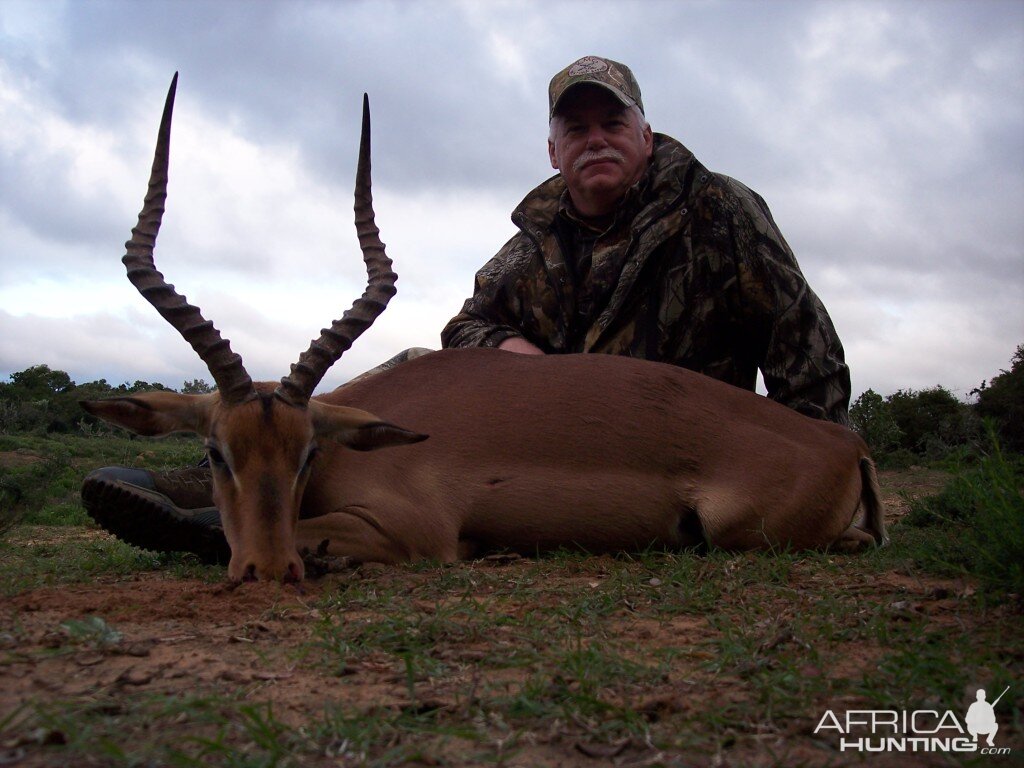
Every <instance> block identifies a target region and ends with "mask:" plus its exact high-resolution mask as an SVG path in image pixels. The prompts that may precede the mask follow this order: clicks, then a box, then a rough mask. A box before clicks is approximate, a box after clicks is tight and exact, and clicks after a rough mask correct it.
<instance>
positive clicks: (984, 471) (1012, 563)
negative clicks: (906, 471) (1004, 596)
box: [905, 431, 1024, 595]
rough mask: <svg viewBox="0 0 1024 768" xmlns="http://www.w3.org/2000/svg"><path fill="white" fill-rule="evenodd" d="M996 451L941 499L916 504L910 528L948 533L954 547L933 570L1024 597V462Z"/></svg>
mask: <svg viewBox="0 0 1024 768" xmlns="http://www.w3.org/2000/svg"><path fill="white" fill-rule="evenodd" d="M990 443H991V448H990V449H989V450H988V451H987V452H986V453H985V454H984V455H982V456H980V457H979V458H978V460H977V462H976V464H975V465H974V466H971V467H969V468H967V469H963V470H961V471H960V472H958V473H957V474H956V475H955V476H954V477H953V478H952V479H951V480H950V481H949V483H947V485H946V487H945V488H943V490H942V492H941V493H939V494H938V495H936V496H932V497H929V498H925V499H919V500H916V501H914V502H912V503H911V508H910V513H909V514H908V515H907V517H906V519H905V522H906V523H907V524H908V525H914V526H920V527H924V526H941V527H943V528H946V529H948V539H949V542H950V546H949V547H948V548H946V550H945V551H944V552H941V553H933V554H932V555H931V556H930V557H931V559H932V563H931V564H933V565H940V566H953V567H955V568H958V569H963V570H966V571H968V572H969V573H972V574H973V575H975V576H977V577H978V578H980V579H981V580H982V581H983V582H985V583H986V584H988V585H989V586H990V587H992V588H994V589H996V590H998V591H1008V592H1015V593H1016V594H1018V595H1024V490H1022V489H1024V459H1022V458H1021V457H1019V456H1012V455H1010V456H1008V455H1007V454H1005V453H1004V452H1003V451H1002V449H1001V448H1000V446H999V442H998V439H997V438H996V436H995V433H994V431H990Z"/></svg>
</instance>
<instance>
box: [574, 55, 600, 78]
mask: <svg viewBox="0 0 1024 768" xmlns="http://www.w3.org/2000/svg"><path fill="white" fill-rule="evenodd" d="M607 71H608V62H607V61H603V60H602V59H599V58H597V57H596V56H584V57H583V58H582V59H580V60H579V61H577V62H575V63H574V64H573V65H572V66H571V67H569V71H568V72H566V74H567V75H568V76H569V77H579V76H580V75H593V74H596V73H598V72H607Z"/></svg>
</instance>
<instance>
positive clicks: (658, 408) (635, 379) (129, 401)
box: [85, 78, 885, 580]
mask: <svg viewBox="0 0 1024 768" xmlns="http://www.w3.org/2000/svg"><path fill="white" fill-rule="evenodd" d="M175 81H176V78H175ZM174 90H175V83H172V85H171V91H170V93H169V94H168V97H167V103H166V106H165V108H164V115H163V120H162V122H161V126H160V133H159V139H158V142H157V150H156V159H155V160H154V164H153V173H152V176H151V178H150V183H149V192H148V194H147V197H146V202H145V205H144V207H143V209H142V212H141V213H140V215H139V223H138V226H137V227H136V228H135V229H134V230H133V236H132V239H131V240H130V241H129V242H128V244H127V255H126V256H125V257H124V259H123V261H124V263H125V265H126V267H127V270H128V277H129V279H130V280H131V281H132V283H133V284H134V285H135V286H136V287H137V288H138V290H139V291H140V292H141V293H142V295H143V296H145V297H146V299H148V300H149V301H150V302H151V303H152V304H153V306H154V307H156V309H157V310H158V311H159V312H160V313H161V314H162V315H163V316H164V317H165V318H166V319H167V320H168V322H170V323H171V325H172V326H174V328H176V329H177V330H178V332H179V333H181V335H182V336H184V338H185V339H186V340H188V341H189V342H190V343H191V344H192V346H193V348H194V349H195V350H196V352H197V353H198V354H199V356H200V357H201V358H202V359H203V361H204V362H205V363H206V364H207V366H208V367H209V369H210V373H211V374H212V376H213V378H214V380H215V381H216V383H217V387H218V391H217V392H215V393H214V394H210V395H196V396H190V395H179V394H173V393H166V392H159V393H152V394H146V395H137V396H133V397H127V398H115V399H112V400H104V401H93V402H90V403H87V404H85V406H86V407H87V409H88V410H89V411H90V412H92V413H95V414H97V415H99V416H101V417H103V418H104V419H107V420H109V421H112V422H115V423H117V424H120V425H122V426H125V427H127V428H129V429H132V430H134V431H136V432H139V433H141V434H144V435H159V434H167V433H170V432H175V431H181V430H190V431H193V432H197V433H198V434H200V435H202V436H203V437H204V438H205V440H206V447H207V450H208V452H209V457H210V461H211V464H212V471H213V485H214V500H215V502H216V504H217V507H218V508H219V510H220V512H221V516H222V520H223V524H224V532H225V535H226V537H227V540H228V543H229V545H230V548H231V561H230V564H229V566H228V575H229V577H230V578H231V579H233V580H243V579H253V578H267V579H284V580H298V579H301V578H302V576H303V565H302V561H301V559H300V557H299V555H298V554H297V551H298V549H299V548H302V547H309V548H311V549H313V548H316V547H317V545H318V544H320V542H322V541H324V540H328V541H329V550H328V551H329V553H330V554H332V555H341V556H349V557H352V558H353V559H355V560H359V561H382V562H403V561H408V560H414V559H417V558H436V559H438V560H454V559H456V558H459V557H468V556H471V555H472V554H473V553H474V552H479V551H483V550H486V549H494V548H505V549H512V550H518V551H520V552H524V553H535V552H537V551H538V550H544V549H550V548H555V547H560V546H578V547H582V548H584V549H586V550H590V551H595V552H598V551H624V550H636V549H642V548H646V547H650V546H656V547H669V548H680V547H690V546H696V545H713V546H719V547H724V548H729V549H758V548H767V547H779V548H786V547H793V548H819V547H827V546H833V545H839V546H854V545H861V544H864V543H869V542H881V541H883V539H884V535H885V534H884V528H883V520H882V509H881V506H880V502H879V495H878V486H877V482H876V479H875V470H874V465H873V464H872V462H871V459H870V458H869V456H868V451H867V447H866V446H865V445H864V443H863V442H862V441H861V440H860V439H859V438H858V437H857V436H856V435H855V434H854V433H853V432H850V431H849V430H847V429H845V428H843V427H840V426H837V425H835V424H831V423H826V422H821V421H815V420H813V419H810V418H807V417H805V416H802V415H800V414H798V413H796V412H794V411H792V410H790V409H788V408H785V407H783V406H781V405H778V404H776V403H774V402H771V401H769V400H767V399H765V398H763V397H760V396H758V395H755V394H753V393H751V392H747V391H743V390H740V389H737V388H735V387H732V386H730V385H727V384H723V383H721V382H718V381H715V380H713V379H710V378H707V377H705V376H702V375H700V374H697V373H692V372H690V371H687V370H683V369H681V368H676V367H674V366H669V365H663V364H660V363H651V362H645V361H640V360H634V359H630V358H625V357H614V356H607V355H566V356H533V355H516V354H513V353H509V352H501V351H497V350H492V349H456V350H446V351H441V352H436V353H433V354H429V355H425V356H423V357H420V358H417V359H414V360H411V361H409V362H407V363H403V364H401V365H398V366H396V367H394V368H392V369H390V370H387V371H385V372H383V373H380V374H377V375H375V376H371V377H369V378H366V379H363V380H361V381H358V382H356V383H353V384H350V385H348V386H346V387H343V388H341V389H339V390H336V391H334V392H331V393H329V394H326V395H320V396H317V397H312V394H313V390H314V388H315V387H316V386H317V384H318V383H319V382H320V380H321V378H322V377H323V376H324V374H325V373H326V371H327V369H328V368H329V367H330V366H331V365H332V364H333V363H334V362H335V361H336V360H337V359H338V358H339V357H340V356H341V354H342V353H343V352H344V351H345V350H346V349H348V347H349V346H351V344H352V342H353V341H354V340H355V338H356V337H358V336H359V334H360V333H362V332H363V331H364V330H365V329H366V328H368V327H369V326H370V324H371V323H372V322H373V320H374V319H375V318H376V317H377V316H378V315H379V314H380V313H381V312H382V311H383V310H384V308H385V306H386V304H387V302H388V300H389V299H390V297H391V296H392V295H393V294H394V282H395V280H396V276H395V274H394V273H393V272H392V271H391V262H390V260H389V259H388V258H387V257H386V256H385V253H384V246H383V244H382V243H381V241H380V239H379V233H378V231H377V229H376V226H375V225H374V214H373V206H372V201H371V196H370V159H369V153H370V150H369V117H368V112H367V107H366V103H365V101H364V105H363V109H364V112H363V136H362V140H361V143H360V154H359V167H358V171H357V180H356V194H355V197H356V204H355V210H356V223H357V230H358V234H359V242H360V246H361V249H362V252H363V258H364V261H365V262H366V265H367V270H368V273H369V286H368V288H367V290H366V292H365V293H364V294H363V297H362V298H361V299H359V300H358V301H356V302H355V303H354V304H353V306H352V308H351V309H350V310H349V311H348V312H346V313H345V315H344V316H343V317H342V319H341V320H338V321H335V322H334V324H333V325H332V326H331V328H330V329H325V330H324V331H323V334H322V336H321V337H320V338H319V339H317V340H314V341H313V342H312V344H311V345H310V347H309V350H308V351H307V352H305V353H304V354H303V355H302V356H301V357H300V358H299V362H298V363H297V364H295V365H293V366H292V368H291V373H290V374H289V375H288V376H286V377H284V378H283V379H282V380H281V381H280V383H277V384H273V383H253V382H252V380H251V379H250V378H249V376H248V374H247V373H246V372H245V369H244V367H243V366H242V360H241V358H240V357H238V356H237V355H235V354H233V353H232V352H231V350H230V347H229V345H228V342H227V340H225V339H222V338H221V336H220V334H219V332H218V331H217V330H216V329H215V328H214V327H213V325H212V324H211V323H209V322H207V321H205V320H204V319H203V317H202V315H201V314H200V311H199V309H198V308H196V307H193V306H190V305H189V304H187V303H186V301H185V299H184V297H182V296H180V295H179V294H177V293H176V292H175V291H174V288H173V286H171V285H168V284H167V283H166V281H165V280H164V278H163V276H162V275H161V274H160V273H159V272H158V271H156V267H155V265H154V262H153V246H154V243H155V241H156V235H157V230H158V229H159V226H160V220H161V216H162V214H163V204H164V201H165V199H166V188H167V160H168V147H169V141H170V123H171V110H172V105H173V100H174ZM395 425H401V426H400V427H399V426H395ZM428 436H429V439H427V437H428ZM395 446H403V447H395ZM384 448H390V450H377V449H384ZM353 449H354V450H353ZM858 509H861V510H862V518H863V521H862V523H861V524H860V525H859V526H855V525H854V524H853V521H854V518H855V517H856V516H857V511H858ZM300 517H301V519H300Z"/></svg>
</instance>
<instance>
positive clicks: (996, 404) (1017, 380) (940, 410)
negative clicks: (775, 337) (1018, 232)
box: [0, 344, 1024, 467]
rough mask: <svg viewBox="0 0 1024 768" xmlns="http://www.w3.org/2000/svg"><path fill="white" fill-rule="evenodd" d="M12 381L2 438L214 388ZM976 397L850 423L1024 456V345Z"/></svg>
mask: <svg viewBox="0 0 1024 768" xmlns="http://www.w3.org/2000/svg"><path fill="white" fill-rule="evenodd" d="M9 378H10V381H9V382H0V433H16V432H34V433H68V432H84V433H93V432H96V431H101V430H106V429H108V428H107V427H105V426H104V425H103V424H102V422H100V421H99V420H98V419H97V418H96V417H95V416H91V415H89V414H87V413H86V412H85V411H83V410H82V409H81V408H80V407H79V405H78V401H79V400H91V399H99V398H103V397H112V396H117V395H122V396H123V395H130V394H133V393H139V392H152V391H154V390H164V391H180V392H184V393H188V394H202V393H206V392H212V391H213V390H214V387H212V386H211V385H210V384H208V383H206V381H204V380H203V379H194V380H192V381H186V382H184V383H183V384H182V386H181V388H180V389H179V390H172V389H171V388H170V387H166V386H164V385H163V384H159V383H151V382H147V381H136V382H134V383H131V384H129V383H127V382H125V383H123V384H119V385H117V386H112V385H111V384H109V383H108V382H107V380H106V379H100V380H99V381H90V382H87V383H85V384H76V383H75V382H74V381H72V380H71V377H70V376H69V375H68V374H67V373H65V372H64V371H59V370H52V369H51V368H50V367H49V366H48V365H34V366H32V367H31V368H27V369H25V370H24V371H19V372H18V373H12V374H11V375H10V377H9ZM971 395H972V397H973V402H969V403H967V402H963V401H962V400H960V399H958V398H957V397H956V396H955V395H954V394H953V393H952V392H950V391H949V390H948V389H946V388H945V387H942V386H936V387H933V388H930V389H923V390H917V391H915V390H909V389H907V390H903V389H901V390H899V391H897V392H895V393H893V394H891V395H888V396H886V397H883V396H882V395H880V394H878V393H877V392H874V391H873V390H870V389H869V390H867V391H866V392H864V393H863V394H861V395H860V396H859V397H858V398H857V399H856V400H855V401H854V402H853V404H852V406H851V407H850V422H851V426H852V427H853V428H854V429H855V430H856V431H857V432H859V433H860V435H861V436H862V437H863V438H864V439H865V440H866V441H867V443H868V445H869V446H871V450H872V453H873V454H874V456H875V458H876V460H878V462H879V464H880V465H881V466H883V467H884V466H893V467H898V466H905V465H908V464H911V463H914V462H916V461H934V460H941V459H944V458H946V457H948V456H949V455H950V454H951V453H955V452H957V451H960V450H962V449H965V448H968V449H969V448H971V447H973V446H974V445H976V444H978V443H979V442H984V441H985V426H984V425H985V424H986V423H989V424H991V425H992V428H993V429H994V430H995V431H996V433H997V436H998V438H999V440H1000V442H1001V443H1002V445H1003V447H1005V448H1006V449H1008V450H1011V451H1014V452H1017V453H1024V344H1022V345H1020V346H1018V347H1017V351H1016V353H1015V354H1014V356H1013V358H1012V360H1011V362H1010V369H1009V370H1004V371H1001V372H1000V373H999V374H997V375H996V376H994V377H992V379H991V380H990V381H985V382H982V383H981V386H979V387H978V388H977V389H975V390H972V392H971Z"/></svg>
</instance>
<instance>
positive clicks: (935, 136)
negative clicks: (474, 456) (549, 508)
mask: <svg viewBox="0 0 1024 768" xmlns="http://www.w3.org/2000/svg"><path fill="white" fill-rule="evenodd" d="M585 55H599V56H606V57H609V58H612V59H615V60H618V61H621V62H624V63H626V64H627V65H629V66H630V67H631V68H632V70H633V72H634V74H635V75H636V77H637V79H638V81H639V83H640V86H641V88H642V90H643V98H644V104H645V107H646V111H647V118H648V119H649V120H650V122H651V125H652V127H653V128H654V130H655V131H660V132H662V133H667V134H669V135H671V136H673V137H675V138H676V139H678V140H680V141H681V142H683V143H684V144H685V145H686V146H687V147H688V148H689V149H690V150H691V151H693V153H694V154H695V155H696V156H697V158H698V159H699V160H700V161H701V162H702V163H704V165H706V166H707V167H709V168H711V169H712V170H715V171H719V172H721V173H724V174H727V175H729V176H732V177H734V178H737V179H739V180H741V181H742V182H744V183H745V184H747V185H748V186H750V187H751V188H753V189H755V190H756V191H757V192H758V193H760V194H761V195H762V196H763V197H764V198H765V199H766V201H767V202H768V204H769V206H770V208H771V210H772V214H773V216H774V218H775V221H776V222H777V223H778V225H779V227H780V228H781V230H782V232H783V233H784V235H785V237H786V239H787V241H788V242H789V244H790V246H791V247H792V248H793V250H794V252H795V253H796V255H797V259H798V261H799V263H800V266H801V268H802V269H803V272H804V274H805V275H806V276H807V278H808V280H809V282H810V284H811V285H812V287H813V288H814V290H815V292H816V293H817V294H818V295H819V296H820V297H821V298H822V300H823V302H824V303H825V305H826V306H827V307H828V310H829V312H830V314H831V316H832V319H833V321H834V323H835V325H836V328H837V330H838V332H839V335H840V337H841V339H842V341H843V344H844V346H845V348H846V356H847V361H848V363H849V364H850V368H851V372H852V379H853V393H854V396H855V397H856V396H857V395H858V394H859V393H861V392H863V391H864V390H866V389H869V388H870V389H873V390H875V391H876V392H879V393H880V394H883V395H885V394H891V393H893V392H895V391H897V390H900V389H923V388H927V387H933V386H936V385H942V386H945V387H947V388H948V389H950V390H952V391H953V392H954V393H955V394H957V395H958V396H960V397H962V398H965V399H966V398H969V395H970V391H971V390H972V389H973V388H975V387H977V386H979V385H980V384H981V382H982V381H984V380H987V379H988V380H990V379H991V378H992V377H993V376H994V375H996V374H998V373H999V371H1000V370H1002V369H1006V368H1009V364H1010V359H1011V357H1012V356H1013V353H1014V351H1015V349H1016V348H1017V346H1018V345H1020V344H1022V343H1024V1H1022V0H917V1H915V2H878V1H875V2H843V1H842V0H835V1H833V2H807V1H803V0H801V1H797V0H792V1H787V0H774V1H773V2H754V1H753V0H718V1H716V0H676V1H674V2H659V1H658V0H644V1H641V2H629V1H628V0H617V1H616V2H601V1H600V0H589V1H587V2H576V1H573V0H546V2H498V1H494V0H487V1H486V2H485V1H483V0H481V1H480V2H470V1H468V0H467V1H465V2H412V1H411V0H406V1H405V2H381V1H379V0H378V1H375V2H340V1H334V2H302V1H300V0H289V1H288V2H275V1H274V0H255V1H253V2H249V1H245V2H242V1H236V0H218V1H217V2H213V1H210V2H199V1H198V0H193V1H191V2H190V1H188V0H179V1H177V2H151V1H146V0H141V1H133V2H104V1H103V0H92V1H91V2H75V1H68V2H59V1H57V0H29V2H20V1H19V0H0V380H7V377H8V376H9V374H11V373H13V372H17V371H21V370H24V369H25V368H28V367H30V366H33V365H37V364H41V363H45V364H47V365H49V366H50V367H51V368H54V369H59V370H63V371H66V372H68V373H69V374H70V375H71V378H72V379H73V380H75V381H77V382H80V383H81V382H86V381H93V380H96V379H100V378H105V379H107V381H108V382H110V383H111V384H118V383H121V382H134V381H136V380H143V381H151V382H161V383H164V384H166V385H168V386H172V387H180V386H181V385H182V384H183V383H184V382H185V381H191V380H192V379H196V378H203V379H205V380H207V381H211V380H212V379H211V377H210V375H209V372H208V371H207V370H206V368H205V366H204V365H203V363H202V362H201V361H199V359H198V357H196V356H195V353H194V352H193V351H192V349H191V348H190V347H189V346H188V344H187V343H186V342H185V341H184V340H183V339H182V338H181V337H180V336H179V335H178V334H177V332H175V331H174V330H173V329H172V328H171V327H170V326H169V325H167V324H166V323H165V322H164V321H163V320H162V319H161V318H160V317H159V315H157V313H156V312H155V310H153V309H152V308H151V307H150V306H149V305H148V304H147V303H146V302H145V300H143V299H142V298H141V296H139V295H138V293H137V292H136V291H135V289H134V288H132V286H131V284H130V283H129V282H128V281H127V279H126V277H125V274H124V268H123V266H122V265H121V263H120V259H121V256H122V255H123V254H124V245H123V244H124V241H125V240H126V239H127V238H128V236H129V235H130V230H131V228H132V226H134V224H135V221H136V217H137V215H138V211H139V209H140V207H141V205H142V199H143V196H144V194H145V190H146V183H147V181H148V175H149V168H150V165H151V163H152V153H153V148H154V144H155V138H156V130H157V125H158V123H159V119H160V111H161V108H162V105H163V99H164V96H165V94H166V90H167V87H168V85H169V83H170V80H171V77H172V75H173V74H174V73H175V72H179V73H180V79H179V84H178V95H177V101H176V105H175V114H174V128H173V136H172V145H171V169H170V185H169V198H168V206H167V213H166V215H165V217H164V222H163V228H162V229H161V232H160V237H159V240H158V242H157V247H156V263H157V266H158V268H159V269H160V270H161V271H162V272H163V273H164V274H165V275H166V276H167V279H168V280H169V282H172V283H174V284H175V285H176V286H177V288H178V290H179V291H180V292H181V293H183V294H185V295H186V296H187V297H188V299H189V301H190V302H191V303H193V304H197V305H198V306H200V307H201V308H202V310H203V313H204V315H205V316H206V317H207V318H208V319H210V320H212V321H213V322H214V323H215V324H216V326H217V327H218V328H219V329H220V331H221V332H222V334H223V335H224V336H225V337H227V338H229V339H230V340H231V344H232V348H233V349H234V351H235V352H237V353H239V354H241V355H242V357H243V359H244V360H245V366H246V368H247V369H248V371H249V373H250V374H251V375H252V376H253V378H255V379H266V380H276V379H279V378H280V377H281V376H282V375H284V374H285V373H287V371H288V367H289V365H290V364H291V363H292V362H294V361H295V360H297V359H298V356H299V354H300V353H301V352H302V351H303V350H305V349H306V348H307V347H308V345H309V341H310V339H311V338H313V337H314V336H318V335H319V331H320V329H321V328H322V327H324V326H325V325H327V324H329V323H330V321H331V320H333V319H335V318H337V317H340V316H341V314H342V312H343V311H344V310H345V309H347V308H348V307H349V306H350V304H351V302H352V301H353V300H354V299H355V298H357V297H358V296H359V295H360V294H361V293H362V291H363V288H364V287H365V274H364V272H363V271H362V269H363V265H362V262H361V259H360V256H359V251H358V246H357V243H356V238H355V230H354V227H353V223H352V188H353V179H354V173H355V161H356V152H357V147H358V133H359V111H360V103H361V98H362V94H363V93H364V92H366V93H368V94H369V96H370V104H371V110H372V115H373V153H374V154H373V190H374V206H375V209H376V212H377V224H378V226H379V227H380V229H381V232H382V237H383V240H384V241H385V243H386V244H387V246H388V255H389V256H390V257H391V258H392V259H393V260H394V263H395V269H396V271H397V273H398V274H399V282H398V295H397V296H396V297H395V298H394V299H393V300H392V301H391V304H390V305H389V307H388V309H387V310H386V311H385V313H384V314H383V315H382V316H381V317H380V318H379V319H378V320H377V321H376V323H375V324H374V326H373V327H372V328H370V329H369V330H368V331H367V332H366V333H365V334H363V336H362V337H360V338H359V339H358V340H357V341H356V342H355V344H354V346H353V348H352V349H350V350H349V351H348V352H347V353H346V354H345V355H344V356H343V357H342V358H341V360H339V361H338V363H336V364H335V366H334V367H333V368H332V369H331V371H329V372H328V374H327V376H326V377H325V379H324V381H323V382H322V384H321V386H320V389H319V391H323V390H326V389H330V388H333V387H335V386H337V385H339V384H341V383H343V382H344V381H346V380H348V379H349V378H351V377H352V376H354V375H356V374H358V373H359V372H361V371H364V370H366V369H368V368H371V367H373V366H374V365H376V364H377V363H379V362H381V361H383V360H385V359H387V358H389V357H391V356H392V355H393V354H395V353H396V352H398V351H399V350H402V349H405V348H407V347H411V346H424V347H430V348H437V347H439V345H440V339H439V334H440V330H441V328H442V327H443V326H444V325H445V323H446V322H447V321H448V320H449V318H451V317H452V316H453V315H455V314H456V313H457V312H458V311H459V309H460V308H461V306H462V303H463V301H464V300H465V299H466V298H467V297H468V296H469V294H470V293H471V291H472V286H473V276H474V274H475V272H476V271H477V269H479V268H480V267H481V266H483V264H484V263H485V262H486V261H487V260H488V259H489V258H490V257H491V256H492V255H493V254H494V253H495V252H496V251H497V250H498V249H499V248H500V247H501V246H502V244H504V243H505V241H506V240H507V239H508V238H509V237H511V236H512V235H513V233H514V231H515V229H514V226H513V225H512V223H511V221H510V219H509V214H510V213H511V211H512V209H513V208H514V207H515V206H516V205H517V204H518V203H519V201H520V200H521V199H522V198H523V197H524V196H525V194H526V193H527V192H528V191H529V190H530V189H531V188H533V187H534V186H536V185H537V184H539V183H540V182H542V181H543V180H545V179H546V178H548V177H549V176H551V175H552V174H553V173H554V171H553V170H552V169H551V167H550V164H549V162H548V157H547V149H546V139H547V84H548V81H549V79H550V78H551V76H552V75H553V74H555V73H556V72H557V71H559V70H560V69H562V68H563V67H565V66H567V65H568V64H569V63H570V62H572V61H574V60H575V59H577V58H579V57H581V56H585Z"/></svg>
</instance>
